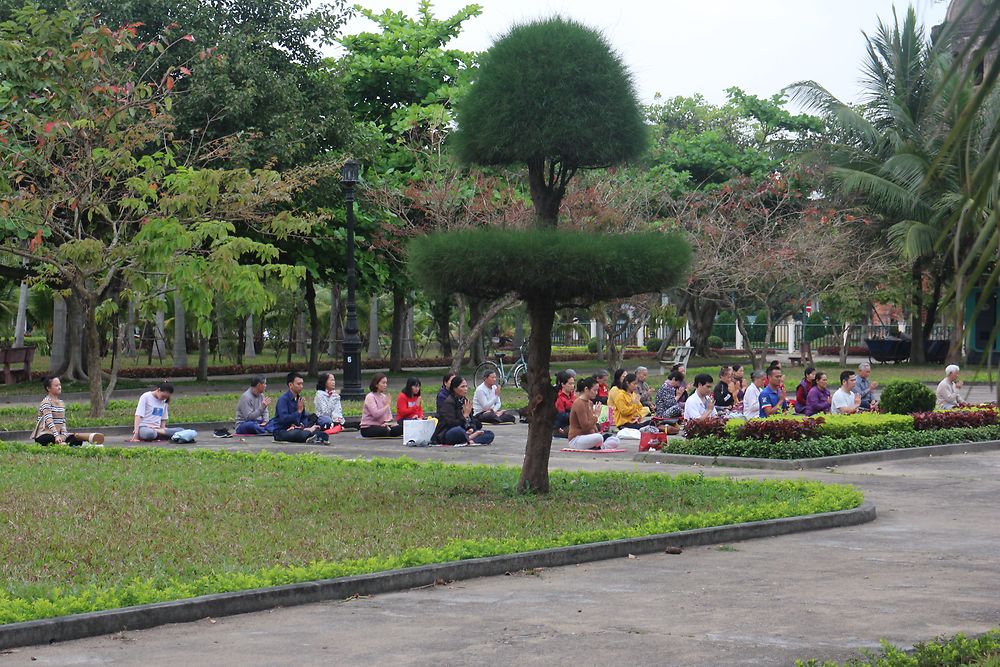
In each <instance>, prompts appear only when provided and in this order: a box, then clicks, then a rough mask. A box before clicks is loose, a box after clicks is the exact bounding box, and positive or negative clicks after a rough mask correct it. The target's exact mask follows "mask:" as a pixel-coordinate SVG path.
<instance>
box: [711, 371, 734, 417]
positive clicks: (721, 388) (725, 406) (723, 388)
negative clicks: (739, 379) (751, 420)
mask: <svg viewBox="0 0 1000 667" xmlns="http://www.w3.org/2000/svg"><path fill="white" fill-rule="evenodd" d="M732 375H733V369H732V368H731V367H729V366H723V367H722V368H720V369H719V384H717V385H715V389H714V390H713V391H712V398H714V399H715V407H716V408H719V409H721V410H722V411H723V412H728V411H729V410H731V409H732V408H733V406H734V405H736V396H735V395H734V394H733V392H731V391H730V390H729V387H730V381H731V380H732Z"/></svg>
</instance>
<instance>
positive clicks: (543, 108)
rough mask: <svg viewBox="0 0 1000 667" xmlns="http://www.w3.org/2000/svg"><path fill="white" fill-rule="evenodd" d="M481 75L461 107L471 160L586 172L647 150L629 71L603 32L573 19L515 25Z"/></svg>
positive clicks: (463, 148)
mask: <svg viewBox="0 0 1000 667" xmlns="http://www.w3.org/2000/svg"><path fill="white" fill-rule="evenodd" d="M475 77H476V78H475V80H474V82H473V84H472V87H471V89H470V90H469V92H468V94H467V95H466V96H465V97H464V98H463V99H462V100H460V101H459V103H458V104H457V105H456V115H457V120H458V130H457V132H456V133H455V134H454V135H453V136H454V142H455V145H456V148H457V150H458V152H459V155H460V156H461V157H462V159H464V160H465V161H466V162H470V163H477V164H486V165H491V164H516V163H526V162H529V161H531V160H553V161H558V162H561V163H562V164H563V165H565V166H566V167H567V168H570V169H579V168H584V169H585V168H593V167H604V166H608V165H612V164H617V163H620V162H622V161H625V160H628V159H631V158H634V157H638V156H639V155H640V154H641V153H642V152H643V150H645V148H646V141H647V135H646V127H645V124H644V122H643V115H642V110H641V109H640V107H639V103H638V101H637V100H636V94H635V87H634V85H633V83H632V77H631V75H630V73H629V71H628V69H627V68H626V66H625V64H624V63H623V62H622V60H621V58H620V57H619V56H618V55H617V54H616V53H615V52H614V51H613V50H612V48H611V46H610V45H609V44H608V43H607V42H606V41H605V39H604V38H603V37H602V36H601V35H600V34H599V33H598V32H596V31H594V30H592V29H591V28H588V27H586V26H584V25H581V24H579V23H576V22H575V21H570V20H567V19H564V18H561V17H558V16H557V17H554V18H551V19H547V20H543V21H538V22H535V23H527V24H522V25H518V26H515V27H514V28H512V29H511V30H510V32H508V33H507V34H506V35H504V36H503V37H501V38H500V39H499V40H498V41H497V42H496V43H495V44H494V45H493V46H492V47H491V48H490V50H489V51H487V52H486V54H485V55H484V56H483V58H482V61H481V64H480V67H479V71H478V73H477V74H476V75H475Z"/></svg>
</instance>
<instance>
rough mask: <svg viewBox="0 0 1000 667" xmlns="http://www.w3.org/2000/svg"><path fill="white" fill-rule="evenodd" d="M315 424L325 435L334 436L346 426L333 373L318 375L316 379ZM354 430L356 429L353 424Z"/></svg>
mask: <svg viewBox="0 0 1000 667" xmlns="http://www.w3.org/2000/svg"><path fill="white" fill-rule="evenodd" d="M313 408H314V409H315V410H316V423H317V424H319V426H320V428H322V429H324V430H325V432H326V434H327V435H336V434H337V433H340V432H341V431H342V430H343V429H344V427H345V426H346V420H345V419H344V406H343V405H342V404H341V402H340V394H338V393H337V378H336V377H334V375H333V373H320V374H319V377H317V378H316V397H315V398H314V399H313ZM354 428H357V422H355V425H354Z"/></svg>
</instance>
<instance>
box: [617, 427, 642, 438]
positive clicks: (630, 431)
mask: <svg viewBox="0 0 1000 667" xmlns="http://www.w3.org/2000/svg"><path fill="white" fill-rule="evenodd" d="M640 438H642V433H640V432H639V429H637V428H623V429H620V430H619V431H618V439H619V440H639V439H640Z"/></svg>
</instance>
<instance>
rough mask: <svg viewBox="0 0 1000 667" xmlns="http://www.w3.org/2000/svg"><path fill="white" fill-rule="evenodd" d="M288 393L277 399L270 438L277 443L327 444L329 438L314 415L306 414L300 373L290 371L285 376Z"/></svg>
mask: <svg viewBox="0 0 1000 667" xmlns="http://www.w3.org/2000/svg"><path fill="white" fill-rule="evenodd" d="M285 383H286V384H287V385H288V391H286V392H285V393H284V394H282V395H281V396H279V397H278V405H277V407H276V410H275V412H276V413H277V414H276V415H275V417H274V419H273V420H272V422H271V425H272V426H273V428H274V431H272V432H271V435H272V437H273V438H274V439H275V440H276V441H278V442H295V443H300V444H301V443H304V442H310V441H312V440H315V441H316V442H322V443H325V442H328V441H329V437H328V436H327V434H326V433H324V432H323V428H322V427H320V425H319V423H318V420H317V418H316V415H311V414H309V413H307V412H306V399H305V397H304V396H302V388H303V387H304V386H305V381H304V380H303V379H302V373H299V372H298V371H291V372H289V373H288V375H286V376H285Z"/></svg>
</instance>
